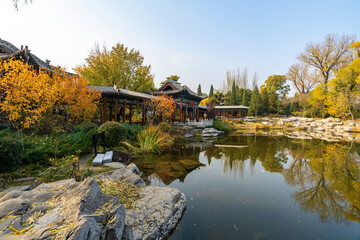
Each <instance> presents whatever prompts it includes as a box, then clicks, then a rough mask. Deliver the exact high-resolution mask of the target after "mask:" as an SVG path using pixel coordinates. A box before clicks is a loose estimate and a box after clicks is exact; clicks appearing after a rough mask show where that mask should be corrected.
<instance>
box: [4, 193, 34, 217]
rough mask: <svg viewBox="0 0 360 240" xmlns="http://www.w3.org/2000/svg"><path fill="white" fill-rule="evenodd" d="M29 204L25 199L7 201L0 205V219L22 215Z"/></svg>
mask: <svg viewBox="0 0 360 240" xmlns="http://www.w3.org/2000/svg"><path fill="white" fill-rule="evenodd" d="M29 206H30V202H29V201H28V200H27V199H22V198H15V199H8V200H6V201H4V202H1V203H0V219H1V218H3V217H6V216H9V215H22V214H24V213H25V212H26V211H27V209H28V207H29Z"/></svg>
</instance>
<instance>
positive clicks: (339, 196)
mask: <svg viewBox="0 0 360 240" xmlns="http://www.w3.org/2000/svg"><path fill="white" fill-rule="evenodd" d="M359 150H360V148H359V146H358V145H355V144H352V143H342V144H340V143H328V142H325V141H321V140H299V139H290V138H287V137H264V136H241V135H232V136H229V137H226V138H222V139H219V140H217V141H216V142H214V143H211V142H207V143H199V142H195V143H191V144H187V145H183V146H179V147H178V149H176V150H175V151H172V152H168V153H166V154H163V155H161V156H146V157H144V158H141V159H137V160H136V161H135V163H136V164H137V165H138V166H139V168H140V169H141V171H143V172H144V173H145V175H146V176H147V177H148V178H149V180H151V179H154V178H155V179H157V180H161V182H163V183H164V184H166V185H168V184H170V183H172V182H173V181H174V180H176V179H178V180H179V181H180V182H184V180H185V178H186V177H187V176H188V174H189V173H190V172H192V171H194V170H195V169H198V168H200V167H204V166H205V165H204V164H203V163H201V162H200V160H199V156H200V153H201V152H202V153H203V154H204V156H205V159H206V160H207V164H208V165H209V166H210V165H211V164H212V161H220V162H221V163H222V166H223V172H224V174H231V175H234V176H235V177H237V176H240V178H243V177H244V175H245V174H248V173H250V174H255V171H254V166H255V164H256V163H257V162H261V165H262V166H263V168H264V170H265V171H267V172H269V173H279V174H282V176H283V177H284V180H285V182H286V184H287V185H289V186H291V187H292V188H293V191H292V193H291V197H292V199H293V200H294V201H295V202H296V203H297V204H298V206H300V209H301V210H302V211H303V212H305V213H309V214H317V215H318V217H319V218H320V219H321V221H322V222H324V223H332V222H335V223H348V222H349V220H350V221H357V222H359V223H360V160H359V159H360V157H359ZM245 163H246V164H245ZM245 166H250V172H248V171H245Z"/></svg>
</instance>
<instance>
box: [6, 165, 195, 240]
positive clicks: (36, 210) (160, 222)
mask: <svg viewBox="0 0 360 240" xmlns="http://www.w3.org/2000/svg"><path fill="white" fill-rule="evenodd" d="M190 161H191V160H190ZM183 164H184V165H186V166H187V167H195V164H193V163H192V162H187V161H184V162H183ZM197 164H199V163H197ZM179 166H180V165H179ZM180 167H181V166H180ZM181 168H183V167H181ZM184 169H185V168H184ZM139 174H140V171H139V169H138V168H137V166H136V165H135V164H130V165H129V166H127V167H125V166H121V168H119V169H118V170H115V171H113V172H109V173H106V174H100V175H98V176H96V178H100V179H101V178H108V179H113V180H124V181H128V182H131V183H133V184H135V185H136V184H137V185H143V183H144V182H143V180H141V178H139V176H138V175H139ZM139 179H140V180H139ZM139 193H140V195H141V198H140V199H139V200H137V201H135V208H134V209H127V210H125V207H124V206H123V205H122V204H120V203H119V200H118V198H117V197H112V196H108V195H104V194H103V193H102V192H101V190H100V187H99V184H98V182H97V181H96V180H94V179H93V178H88V179H86V180H84V181H83V182H80V183H79V182H76V181H75V180H73V179H69V180H63V181H58V182H54V183H46V184H41V185H39V186H38V187H36V188H35V189H33V190H28V191H25V189H21V188H13V189H12V190H11V191H7V192H6V193H5V195H3V196H2V198H1V199H0V219H1V221H0V239H31V240H35V239H42V240H50V239H53V238H54V236H56V239H72V240H75V239H76V240H83V239H92V240H100V239H104V240H105V239H115V240H132V239H134V238H135V239H163V238H166V237H167V235H168V234H169V233H170V231H171V230H172V229H174V227H175V226H176V224H177V222H178V221H179V220H180V218H181V216H182V214H183V211H184V209H185V202H186V200H185V196H184V194H183V193H181V192H180V191H179V190H177V189H173V188H168V187H165V188H164V187H153V186H147V187H142V188H140V189H139ZM30 203H31V204H30ZM10 226H12V227H13V229H17V230H18V231H22V233H21V236H20V238H17V237H16V235H14V230H11V229H10V228H9V227H10Z"/></svg>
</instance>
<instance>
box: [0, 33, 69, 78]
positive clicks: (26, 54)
mask: <svg viewBox="0 0 360 240" xmlns="http://www.w3.org/2000/svg"><path fill="white" fill-rule="evenodd" d="M1 52H3V53H1ZM12 57H14V58H15V59H22V60H23V61H25V62H27V63H29V64H31V65H33V66H34V67H35V68H36V69H38V68H39V67H41V68H43V69H46V70H48V71H50V72H53V73H54V72H55V71H56V69H57V67H54V66H52V65H50V64H48V63H46V62H44V61H43V60H41V59H40V58H38V57H37V56H36V55H35V54H32V53H30V51H29V50H28V48H27V46H26V47H25V48H24V49H23V48H22V47H21V49H18V48H17V47H15V46H14V45H12V44H11V43H9V42H7V41H5V40H3V39H0V58H1V59H3V60H7V59H10V58H12ZM67 74H68V75H69V76H74V75H75V74H73V73H69V72H68V73H67Z"/></svg>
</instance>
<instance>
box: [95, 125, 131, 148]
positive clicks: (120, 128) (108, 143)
mask: <svg viewBox="0 0 360 240" xmlns="http://www.w3.org/2000/svg"><path fill="white" fill-rule="evenodd" d="M98 132H104V134H105V139H104V146H105V147H109V148H113V147H116V146H118V145H119V143H120V141H122V140H124V139H125V137H126V133H127V131H126V128H125V126H124V125H122V124H121V123H118V122H106V123H103V124H102V125H101V126H100V127H99V128H98Z"/></svg>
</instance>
